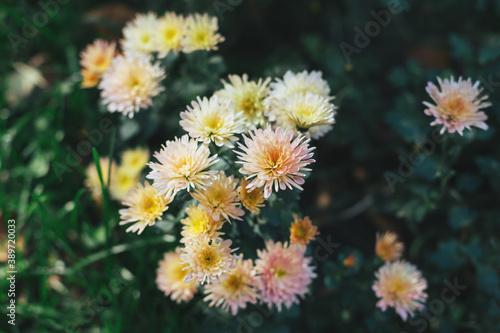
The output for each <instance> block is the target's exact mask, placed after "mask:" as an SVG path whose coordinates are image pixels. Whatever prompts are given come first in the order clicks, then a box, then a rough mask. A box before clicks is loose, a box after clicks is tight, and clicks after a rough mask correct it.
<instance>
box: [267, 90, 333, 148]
mask: <svg viewBox="0 0 500 333" xmlns="http://www.w3.org/2000/svg"><path fill="white" fill-rule="evenodd" d="M330 100H331V98H330V97H322V96H320V95H315V94H312V93H310V92H308V93H306V94H292V96H290V97H287V98H284V99H282V100H281V101H280V102H279V103H278V104H277V107H276V109H275V111H274V113H273V114H274V116H275V120H276V125H278V126H280V127H282V128H286V129H294V130H298V131H299V132H302V133H304V134H305V135H306V136H308V137H311V136H312V135H314V136H315V137H314V138H315V139H317V137H316V136H317V135H318V134H319V133H318V132H311V131H310V130H311V129H313V128H314V127H318V126H323V127H324V126H328V125H331V124H333V123H334V122H335V120H334V116H335V106H334V105H333V104H332V103H330ZM330 128H331V126H330Z"/></svg>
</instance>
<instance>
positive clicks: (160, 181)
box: [146, 135, 218, 196]
mask: <svg viewBox="0 0 500 333" xmlns="http://www.w3.org/2000/svg"><path fill="white" fill-rule="evenodd" d="M154 156H155V157H156V159H157V160H158V162H159V163H152V162H150V163H148V165H149V166H150V167H151V170H152V171H151V172H150V173H149V174H148V175H147V176H146V178H149V179H153V180H154V183H153V186H154V187H155V188H156V189H157V190H158V192H159V193H160V194H166V195H167V196H170V193H173V194H175V193H177V192H178V191H180V190H184V189H187V190H188V191H190V190H191V189H192V188H193V189H194V188H200V189H205V186H207V185H210V184H212V179H215V177H216V176H215V173H217V171H216V170H206V169H207V168H209V167H210V166H211V165H213V164H214V163H216V162H217V161H218V160H217V155H214V156H210V150H209V149H208V147H206V146H204V145H198V142H197V141H196V140H195V139H189V136H188V135H183V136H182V137H181V138H180V139H178V138H175V140H174V141H167V142H166V144H165V145H164V146H162V149H161V150H160V151H159V152H156V153H155V155H154Z"/></svg>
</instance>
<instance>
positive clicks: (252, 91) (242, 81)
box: [215, 74, 271, 129]
mask: <svg viewBox="0 0 500 333" xmlns="http://www.w3.org/2000/svg"><path fill="white" fill-rule="evenodd" d="M270 81H271V79H270V78H267V79H265V80H264V81H262V79H259V81H258V82H255V81H248V75H246V74H243V76H241V77H240V76H238V75H229V82H226V81H224V80H222V83H223V84H224V89H221V90H219V91H216V92H215V95H217V96H219V98H220V99H221V100H226V99H229V100H231V101H232V102H233V103H235V110H236V111H243V115H244V116H245V118H246V123H245V125H246V128H247V129H250V128H251V127H252V126H254V125H255V126H263V125H264V123H265V120H266V119H265V117H264V112H265V111H266V109H267V107H266V105H265V103H264V100H265V98H266V96H267V93H268V91H269V87H268V85H269V82H270Z"/></svg>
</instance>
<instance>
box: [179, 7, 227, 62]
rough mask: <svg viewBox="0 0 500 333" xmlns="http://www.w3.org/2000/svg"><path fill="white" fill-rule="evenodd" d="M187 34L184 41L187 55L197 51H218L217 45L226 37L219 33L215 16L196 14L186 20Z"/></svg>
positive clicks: (183, 49)
mask: <svg viewBox="0 0 500 333" xmlns="http://www.w3.org/2000/svg"><path fill="white" fill-rule="evenodd" d="M185 23H186V25H185V28H186V29H185V34H184V37H183V39H182V51H183V52H185V53H189V52H193V51H197V50H206V51H210V50H217V49H218V47H217V44H219V43H221V42H223V41H224V37H222V36H221V35H220V34H218V33H217V30H218V29H219V26H218V24H217V18H216V17H215V16H212V17H210V16H208V14H203V15H200V14H194V15H189V16H188V17H187V18H186V22H185Z"/></svg>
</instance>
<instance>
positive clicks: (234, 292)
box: [204, 255, 258, 316]
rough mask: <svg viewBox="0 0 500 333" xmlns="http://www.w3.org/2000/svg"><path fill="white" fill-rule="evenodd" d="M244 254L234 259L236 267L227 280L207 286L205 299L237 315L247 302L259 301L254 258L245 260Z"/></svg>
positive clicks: (212, 304) (211, 304)
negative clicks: (255, 282) (255, 285)
mask: <svg viewBox="0 0 500 333" xmlns="http://www.w3.org/2000/svg"><path fill="white" fill-rule="evenodd" d="M242 258H243V255H240V258H239V259H236V260H235V261H234V264H235V266H236V267H235V268H234V269H233V270H232V271H231V274H230V275H229V276H228V277H227V279H226V280H222V281H220V282H219V283H212V284H208V285H206V286H205V294H206V295H207V296H206V297H205V298H204V300H205V301H206V302H208V301H209V302H210V304H209V305H210V306H216V307H221V308H222V309H224V310H225V311H228V312H229V311H231V314H232V315H233V316H236V314H237V313H238V309H244V308H246V306H247V303H251V304H255V303H256V302H257V297H258V295H257V292H256V290H255V288H254V287H253V285H254V275H255V274H254V272H253V262H252V259H247V260H243V259H242Z"/></svg>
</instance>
